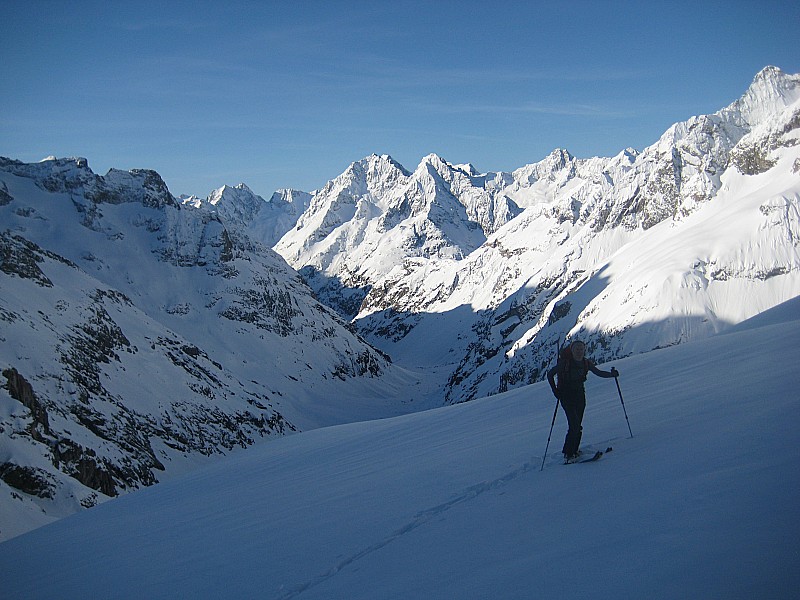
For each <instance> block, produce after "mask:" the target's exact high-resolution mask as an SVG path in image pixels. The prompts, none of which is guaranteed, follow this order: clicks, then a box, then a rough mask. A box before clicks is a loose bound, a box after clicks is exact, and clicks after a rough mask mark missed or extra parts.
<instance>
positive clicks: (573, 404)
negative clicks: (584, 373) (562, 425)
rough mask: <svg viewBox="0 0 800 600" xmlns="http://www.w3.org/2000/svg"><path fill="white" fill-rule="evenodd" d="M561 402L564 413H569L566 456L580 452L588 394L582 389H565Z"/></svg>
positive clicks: (565, 446) (565, 444)
mask: <svg viewBox="0 0 800 600" xmlns="http://www.w3.org/2000/svg"><path fill="white" fill-rule="evenodd" d="M559 402H560V404H561V408H563V409H564V414H565V415H567V425H568V429H567V437H566V438H565V439H564V449H563V450H562V452H563V453H564V455H565V456H572V455H573V454H576V453H577V452H578V448H579V447H580V445H581V435H582V433H583V426H582V425H581V423H582V422H583V412H584V411H585V410H586V394H585V393H584V391H583V390H582V389H578V390H564V391H563V392H561V394H560V399H559Z"/></svg>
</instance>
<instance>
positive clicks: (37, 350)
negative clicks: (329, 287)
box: [0, 159, 407, 537]
mask: <svg viewBox="0 0 800 600" xmlns="http://www.w3.org/2000/svg"><path fill="white" fill-rule="evenodd" d="M236 192H239V196H237V199H238V200H244V199H246V198H247V190H246V189H244V188H243V189H240V190H236ZM229 193H230V189H224V190H221V191H220V193H219V194H218V195H217V196H215V198H218V200H219V201H218V202H217V204H216V206H217V207H218V208H220V209H222V208H223V207H225V202H226V201H227V200H228V199H227V195H228V194H229ZM273 201H274V203H275V204H276V205H277V206H278V207H280V208H275V209H274V210H275V212H279V211H280V210H285V206H283V205H281V204H280V202H284V203H285V204H289V201H288V200H286V201H284V200H280V201H277V200H275V199H273ZM302 201H303V200H302V197H301V199H300V202H301V204H302ZM236 206H237V207H239V208H240V207H241V205H236ZM265 210H271V209H270V208H269V207H261V210H260V211H253V212H251V213H250V214H243V213H238V214H240V215H241V218H243V219H251V220H252V219H254V218H257V217H258V214H259V212H263V211H265ZM220 213H221V214H223V211H222V210H220ZM0 214H1V215H2V217H1V218H0V222H2V229H0V290H2V293H0V340H2V344H0V373H2V377H0V449H1V451H0V498H2V500H0V535H2V537H7V536H9V535H14V534H16V533H20V532H22V531H25V530H26V529H29V528H31V527H34V526H37V525H40V524H42V523H43V522H46V521H48V520H52V519H53V518H57V517H60V516H63V515H65V514H69V513H70V512H73V511H75V510H78V509H80V508H81V507H86V506H91V505H94V504H96V503H98V502H101V501H103V500H105V499H107V498H108V497H112V496H116V495H119V494H121V493H124V492H126V491H129V490H132V489H136V488H140V487H142V486H148V485H151V484H153V483H156V482H157V481H159V480H162V479H163V478H165V477H169V476H171V474H172V473H177V472H181V471H182V470H185V469H186V468H188V466H189V465H191V464H193V463H196V462H197V461H198V460H199V459H202V458H203V457H208V456H213V455H219V454H225V453H228V452H230V451H231V450H234V449H236V448H243V447H247V446H249V445H251V444H253V443H254V442H255V441H257V440H259V439H262V438H268V437H272V436H275V435H284V434H286V433H290V432H293V431H297V430H299V429H307V428H310V427H319V426H322V425H328V424H332V423H338V422H343V421H351V420H355V419H360V418H371V417H375V416H382V415H385V414H386V413H387V407H388V406H389V404H390V403H389V401H388V400H379V401H376V400H374V398H376V397H379V396H378V394H376V393H375V392H374V391H373V390H371V389H370V388H371V386H378V385H380V386H382V388H383V389H384V391H385V393H386V394H387V397H388V395H390V394H391V393H392V385H393V384H392V377H393V375H392V374H393V373H395V372H396V371H397V369H396V368H395V367H393V366H392V365H391V364H390V363H389V362H388V361H387V358H386V357H385V356H383V355H382V354H381V353H379V352H377V351H376V350H374V349H373V348H372V347H370V346H369V345H368V344H366V343H365V342H364V341H363V340H361V339H359V338H358V336H356V335H355V334H354V333H353V332H352V331H351V330H350V326H349V325H348V324H346V323H345V322H343V321H342V319H341V318H340V317H339V316H338V315H336V314H335V313H334V312H333V311H331V310H330V309H328V308H326V307H324V306H322V305H321V304H319V302H317V301H316V300H315V299H314V298H313V297H312V293H311V290H310V289H309V288H308V287H307V286H306V285H305V284H304V283H302V281H301V280H300V278H299V276H298V275H297V273H296V272H295V271H293V270H292V269H291V268H289V267H288V266H287V265H286V263H285V261H284V260H283V259H282V258H281V257H280V256H278V255H277V254H276V253H275V252H273V251H272V250H270V249H269V248H268V247H266V246H264V245H263V244H261V243H258V242H255V241H253V239H251V238H249V237H247V236H246V235H243V234H242V233H241V232H240V231H237V230H236V229H235V228H229V227H226V226H225V225H223V223H222V221H221V219H220V217H219V216H218V215H217V214H215V213H212V212H210V211H207V210H197V209H193V208H191V207H190V206H188V205H181V204H180V203H179V202H178V201H176V199H175V198H174V197H173V196H172V195H171V194H170V193H169V191H168V190H167V188H166V186H165V185H164V183H163V181H162V180H161V178H160V177H159V176H158V175H157V174H156V173H155V172H153V171H131V172H122V171H116V170H112V171H110V172H109V173H108V174H107V175H105V176H98V175H96V174H94V173H93V172H92V171H91V170H90V169H89V167H88V164H87V162H86V160H85V159H49V160H45V161H43V162H41V163H37V164H23V163H20V162H17V161H13V160H9V159H0ZM224 214H225V215H226V217H227V218H232V217H233V216H234V214H237V213H233V212H232V211H230V210H229V211H228V212H226V213H224ZM281 216H282V215H281ZM404 377H405V376H404ZM378 381H380V384H379V383H378ZM405 381H407V377H406V378H405ZM371 382H372V383H371ZM368 398H373V400H372V401H368V400H367V399H368ZM358 401H361V403H362V405H361V406H359V405H358ZM354 406H356V408H354Z"/></svg>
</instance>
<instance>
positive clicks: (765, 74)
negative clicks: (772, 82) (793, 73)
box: [753, 65, 785, 82]
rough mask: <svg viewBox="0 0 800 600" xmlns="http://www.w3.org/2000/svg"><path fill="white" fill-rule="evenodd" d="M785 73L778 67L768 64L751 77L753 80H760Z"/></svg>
mask: <svg viewBox="0 0 800 600" xmlns="http://www.w3.org/2000/svg"><path fill="white" fill-rule="evenodd" d="M784 75H785V73H784V72H783V71H782V70H781V69H779V68H778V67H774V66H772V65H768V66H766V67H764V68H763V69H761V70H760V71H759V72H758V73H756V76H755V77H754V78H753V81H754V82H755V81H760V80H764V79H774V78H775V77H783V76H784Z"/></svg>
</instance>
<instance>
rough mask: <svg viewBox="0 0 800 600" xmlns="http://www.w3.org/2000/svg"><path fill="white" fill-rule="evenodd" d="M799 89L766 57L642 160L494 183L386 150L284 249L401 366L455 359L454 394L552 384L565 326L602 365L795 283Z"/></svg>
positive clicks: (799, 288)
mask: <svg viewBox="0 0 800 600" xmlns="http://www.w3.org/2000/svg"><path fill="white" fill-rule="evenodd" d="M798 100H800V76H798V75H786V74H784V73H783V72H781V71H780V70H779V69H777V68H774V67H768V68H766V69H764V70H763V71H761V72H760V73H759V74H758V75H757V76H756V77H755V79H754V81H753V83H752V84H751V86H750V87H749V89H748V90H747V91H746V93H745V94H744V96H742V98H741V99H739V100H737V101H735V102H734V103H732V104H731V105H730V106H728V107H726V108H723V109H722V110H720V111H718V112H717V113H714V114H712V115H703V116H698V117H693V118H691V119H689V120H688V121H685V122H682V123H677V124H675V125H674V126H672V127H671V128H670V129H669V130H668V131H666V132H665V133H664V135H663V136H661V138H660V139H659V140H658V141H657V142H656V143H655V144H653V145H652V146H650V147H648V148H646V149H645V150H643V151H642V152H637V151H635V150H632V149H628V150H625V151H623V152H621V153H620V154H619V155H617V156H615V157H612V158H592V159H587V160H581V159H576V158H575V157H573V156H571V155H570V154H569V153H568V152H567V151H566V150H556V151H554V152H553V153H552V154H551V155H550V156H548V157H547V158H546V159H545V160H543V161H541V162H539V163H536V164H532V165H528V166H525V167H522V168H520V169H518V170H516V171H514V172H513V173H488V174H484V175H478V174H477V173H476V172H475V170H474V169H473V168H471V167H457V166H453V165H450V164H448V163H447V162H445V161H444V160H442V159H440V158H438V157H436V156H429V157H426V158H425V159H423V161H422V162H421V163H420V166H419V167H418V168H417V170H416V171H414V173H411V174H409V173H408V172H407V171H405V170H404V169H403V168H402V167H400V166H399V165H397V164H396V163H394V162H393V161H392V160H391V159H390V158H388V157H376V156H373V157H370V158H368V159H365V160H364V161H361V162H359V163H354V164H353V165H351V167H350V168H349V169H348V170H347V171H346V172H345V173H344V174H343V175H342V176H340V177H339V178H337V179H336V180H334V181H332V182H331V183H329V184H328V186H326V187H325V188H324V189H323V190H322V191H320V192H318V193H317V194H315V196H314V198H313V199H312V201H311V205H310V208H309V211H308V212H307V213H306V214H305V215H303V217H302V218H301V220H300V222H299V223H298V227H297V228H295V229H293V230H291V231H289V232H288V233H287V234H286V235H285V236H284V237H283V238H282V239H281V240H280V241H279V242H278V243H277V244H276V246H275V249H276V250H277V251H278V252H279V253H281V254H282V255H283V256H284V257H285V258H286V259H287V261H288V262H289V264H291V265H292V266H294V267H295V268H297V269H298V270H300V272H301V273H302V274H303V276H304V277H305V279H306V281H307V282H308V283H309V284H310V285H311V286H312V287H313V288H314V289H315V291H316V292H317V293H318V295H319V297H320V298H321V299H323V301H325V302H326V303H327V304H328V305H330V306H332V307H334V308H336V309H337V310H338V311H339V312H340V313H341V314H342V315H343V316H345V317H346V318H354V319H355V322H356V323H357V325H358V328H359V330H360V331H361V332H362V334H364V336H365V337H366V338H367V339H369V340H370V341H371V342H372V343H373V344H374V345H375V346H377V347H379V348H381V349H382V350H383V351H385V352H387V353H388V354H389V355H391V356H392V357H393V358H394V359H395V360H396V361H397V362H400V363H402V364H419V363H421V362H428V363H430V361H434V362H436V363H437V364H439V365H441V366H442V367H443V369H444V370H445V371H449V376H448V377H447V380H446V381H443V395H444V397H445V398H446V400H447V401H448V402H461V401H465V400H469V399H471V398H475V397H479V396H482V395H487V394H493V393H497V392H498V391H503V390H505V389H508V388H509V387H514V386H518V385H524V384H528V383H532V382H534V381H537V380H539V379H541V378H542V377H543V375H544V371H545V370H546V368H547V367H548V365H549V364H550V363H551V360H552V356H553V355H554V354H555V350H554V348H555V345H556V344H557V343H558V341H559V340H561V341H562V342H563V340H564V338H565V337H570V338H575V337H581V338H583V339H585V340H586V341H587V343H588V347H589V350H590V352H591V353H592V355H593V357H594V358H595V359H596V360H598V361H603V360H608V359H611V358H616V357H621V356H626V355H629V354H632V353H637V352H645V351H648V350H652V349H654V348H659V347H663V346H668V345H672V344H676V343H680V342H682V341H686V340H689V339H693V338H696V337H702V336H707V335H710V334H712V333H715V332H717V331H720V330H723V329H725V328H726V327H728V326H729V325H731V324H733V323H736V322H739V321H741V320H742V319H745V318H748V317H750V316H752V315H753V314H755V313H757V312H760V311H762V310H765V309H766V308H769V307H771V306H774V305H776V304H778V303H780V302H783V301H784V300H787V299H789V298H791V297H793V296H795V295H797V294H799V293H800V277H798V273H799V272H800V259H799V258H798V242H797V240H798V239H800V238H798V233H800V227H798V198H800V152H799V151H798V139H799V134H798V126H800V103H798ZM421 348H424V349H425V351H424V352H421Z"/></svg>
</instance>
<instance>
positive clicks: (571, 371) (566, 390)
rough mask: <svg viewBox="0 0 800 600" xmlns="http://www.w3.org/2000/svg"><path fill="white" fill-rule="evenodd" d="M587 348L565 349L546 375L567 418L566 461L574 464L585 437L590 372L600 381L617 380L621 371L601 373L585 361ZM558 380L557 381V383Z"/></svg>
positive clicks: (573, 345) (575, 344)
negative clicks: (587, 388) (582, 436)
mask: <svg viewBox="0 0 800 600" xmlns="http://www.w3.org/2000/svg"><path fill="white" fill-rule="evenodd" d="M585 355H586V345H585V344H584V343H583V342H581V341H575V342H572V343H571V344H570V345H568V346H566V347H565V348H564V349H563V350H562V351H561V352H560V353H559V357H558V363H557V364H556V366H555V367H553V368H552V369H550V370H549V371H548V372H547V381H548V382H549V383H550V387H551V388H552V390H553V394H554V395H555V397H556V398H558V401H559V403H560V404H561V408H563V409H564V414H565V415H567V427H568V428H567V436H566V438H565V439H564V448H563V450H562V452H563V453H564V460H565V461H566V462H571V461H573V460H575V459H576V458H577V457H578V454H579V452H578V448H579V447H580V444H581V435H582V433H583V412H584V411H585V410H586V391H585V390H584V387H583V382H584V381H586V377H587V375H588V374H589V371H591V372H592V373H594V374H595V375H598V376H600V377H606V378H611V377H617V376H619V371H617V370H616V369H615V368H613V367H612V369H611V370H610V371H602V370H600V369H598V368H597V367H596V366H595V363H594V361H592V360H590V359H588V358H586V356H585ZM556 377H557V378H558V379H557V381H558V383H556Z"/></svg>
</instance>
